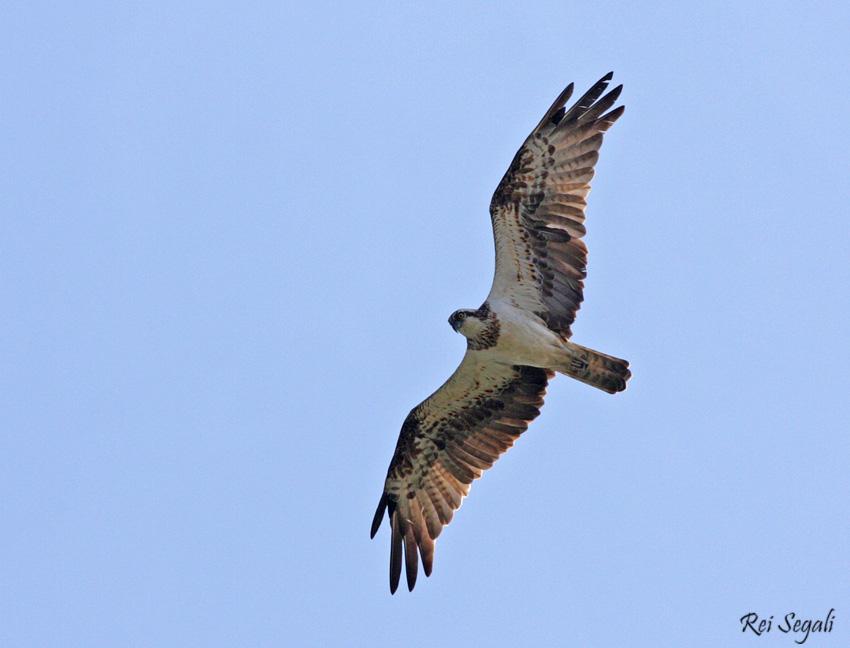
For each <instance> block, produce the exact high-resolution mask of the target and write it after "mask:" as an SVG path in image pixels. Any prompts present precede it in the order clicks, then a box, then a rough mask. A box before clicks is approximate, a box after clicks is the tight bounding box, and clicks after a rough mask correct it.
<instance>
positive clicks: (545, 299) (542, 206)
mask: <svg viewBox="0 0 850 648" xmlns="http://www.w3.org/2000/svg"><path fill="white" fill-rule="evenodd" d="M611 76H612V74H611V73H609V74H607V75H605V76H604V77H603V78H602V79H600V80H599V82H598V83H596V85H594V86H593V87H592V88H591V89H590V90H588V92H587V94H585V95H584V96H583V97H582V98H581V99H579V100H578V102H577V103H576V104H575V105H574V106H573V107H572V108H570V109H569V110H565V108H564V106H565V104H566V102H567V100H568V99H569V98H570V96H571V95H572V90H573V86H572V84H570V85H569V86H568V87H567V88H566V89H565V90H564V91H563V92H562V93H561V95H560V96H559V97H558V98H557V99H556V100H555V103H554V104H552V107H551V108H550V109H549V111H548V112H547V113H546V115H545V116H544V117H543V119H542V120H541V121H540V123H539V124H538V125H537V128H535V129H534V130H533V131H532V132H531V135H529V136H528V139H526V141H525V143H524V144H523V145H522V147H521V148H520V149H519V151H518V152H517V154H516V156H515V157H514V159H513V162H512V163H511V166H510V168H509V169H508V171H507V173H506V174H505V176H504V178H502V181H501V182H500V183H499V186H498V188H497V189H496V193H495V194H493V200H492V201H491V203H490V217H491V219H492V222H493V234H494V237H495V240H496V275H495V278H494V279H493V287H492V288H491V289H490V295H489V296H488V300H494V299H501V300H503V301H508V302H510V303H512V304H514V305H515V306H518V307H520V308H523V309H525V310H528V311H531V312H533V313H536V314H537V315H539V316H540V317H541V318H542V319H543V320H544V321H545V322H546V324H547V325H548V326H549V328H551V329H552V330H553V331H556V332H557V333H559V334H560V335H562V336H563V337H564V338H568V337H570V335H571V331H570V326H571V325H572V323H573V321H574V320H575V316H576V311H577V310H578V309H579V306H580V305H581V301H582V299H583V290H584V283H583V279H584V278H585V276H586V274H587V272H586V268H585V266H586V264H587V248H586V247H585V245H584V242H583V241H582V240H581V238H582V236H584V234H585V228H584V208H585V206H586V205H587V203H586V201H585V199H586V198H587V194H588V192H589V191H590V180H591V178H593V167H594V165H595V164H596V161H597V160H598V159H599V147H600V146H601V145H602V136H603V133H604V132H605V131H606V130H608V128H609V127H610V126H611V124H613V123H614V122H615V121H617V119H618V118H619V117H620V115H622V114H623V106H620V107H619V108H616V109H614V110H611V111H610V112H606V111H608V110H609V109H610V108H611V106H613V105H614V103H615V102H616V101H617V98H618V97H619V96H620V91H621V90H622V88H623V86H617V87H616V88H614V89H613V90H612V91H611V92H609V93H608V94H607V95H605V96H604V97H602V98H601V99H599V97H600V95H602V93H603V92H604V91H605V88H606V87H607V86H608V81H609V80H610V79H611ZM597 99H598V101H597Z"/></svg>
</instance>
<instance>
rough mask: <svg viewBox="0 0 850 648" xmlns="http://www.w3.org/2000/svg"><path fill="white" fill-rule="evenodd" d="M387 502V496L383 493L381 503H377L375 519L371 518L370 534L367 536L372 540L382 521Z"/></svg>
mask: <svg viewBox="0 0 850 648" xmlns="http://www.w3.org/2000/svg"><path fill="white" fill-rule="evenodd" d="M388 502H389V500H388V499H387V494H386V493H384V494H383V495H381V501H380V502H378V510H377V511H375V517H374V518H372V534H371V535H370V536H369V537H370V538H374V537H375V534H376V533H377V532H378V529H379V528H381V522H383V521H384V511H386V509H387V503H388Z"/></svg>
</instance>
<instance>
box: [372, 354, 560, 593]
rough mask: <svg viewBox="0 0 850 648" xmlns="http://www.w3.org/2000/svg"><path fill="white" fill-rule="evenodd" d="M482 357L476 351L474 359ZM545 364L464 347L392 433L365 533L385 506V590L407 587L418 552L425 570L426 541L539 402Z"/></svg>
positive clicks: (428, 558) (428, 560)
mask: <svg viewBox="0 0 850 648" xmlns="http://www.w3.org/2000/svg"><path fill="white" fill-rule="evenodd" d="M482 356H484V357H483V358H482ZM553 375H554V373H553V372H552V371H549V370H548V369H538V368H536V367H521V366H511V365H506V364H499V363H488V362H487V360H486V354H484V353H482V352H469V351H467V353H466V355H465V356H464V358H463V361H462V362H461V363H460V366H459V367H458V368H457V370H456V371H455V372H454V374H453V375H452V377H451V378H449V379H448V380H447V381H446V383H445V384H444V385H443V386H442V387H440V389H438V390H437V391H436V392H435V393H434V394H432V395H431V396H430V397H429V398H428V399H427V400H425V401H424V402H423V403H421V404H420V405H419V406H417V407H416V408H414V409H413V410H412V411H411V412H410V414H409V415H408V417H407V419H406V420H405V421H404V425H403V426H402V428H401V434H400V435H399V438H398V444H397V445H396V449H395V454H394V455H393V458H392V462H391V463H390V468H389V470H388V471H387V480H386V482H385V484H384V493H383V495H382V496H381V501H380V503H379V504H378V510H377V511H376V512H375V518H374V520H373V522H372V537H373V538H374V537H375V533H376V532H377V531H378V528H379V527H380V526H381V522H382V521H383V519H384V512H385V511H388V512H389V518H390V525H391V527H392V544H391V550H390V590H391V591H392V592H393V593H394V592H395V591H396V588H397V587H398V581H399V577H400V575H401V557H402V553H404V559H405V564H406V570H407V586H408V588H409V589H411V590H412V589H413V586H414V584H415V583H416V574H417V571H418V556H417V550H418V554H419V556H421V557H422V566H423V568H424V570H425V575H426V576H430V575H431V568H432V566H433V561H434V541H435V540H436V539H437V536H439V535H440V532H441V531H442V530H443V527H444V526H445V525H447V524H448V523H449V522H451V519H452V515H453V514H454V511H455V510H457V509H458V507H460V505H461V502H462V500H463V498H464V497H465V496H466V495H467V493H469V485H470V484H471V483H472V481H473V480H474V479H477V478H478V477H480V476H481V474H482V473H483V472H484V471H485V470H486V469H487V468H489V467H490V466H492V465H493V462H494V461H496V460H497V459H498V458H499V455H500V454H502V453H503V452H504V451H505V450H507V449H508V448H510V447H511V446H512V445H513V443H514V441H515V440H516V438H517V437H518V436H519V435H520V434H522V433H523V432H524V431H525V430H526V428H527V427H528V423H529V421H531V420H532V419H534V418H535V417H536V416H537V415H538V414H539V413H540V408H541V407H542V406H543V396H544V394H545V393H546V384H547V382H548V380H549V378H551V377H552V376H553Z"/></svg>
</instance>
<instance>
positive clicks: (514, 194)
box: [372, 73, 631, 593]
mask: <svg viewBox="0 0 850 648" xmlns="http://www.w3.org/2000/svg"><path fill="white" fill-rule="evenodd" d="M611 77H612V73H608V74H607V75H605V76H604V77H603V78H602V79H600V80H599V81H598V82H597V83H596V84H595V85H594V86H593V87H592V88H591V89H590V90H588V91H587V93H586V94H585V95H584V96H583V97H582V98H581V99H579V100H578V101H577V102H576V103H575V104H574V105H573V106H572V107H571V108H569V109H566V108H565V106H566V102H567V100H568V99H569V98H570V96H571V95H572V91H573V85H572V84H570V85H569V86H567V88H566V89H565V90H564V91H563V92H562V93H561V94H560V95H559V96H558V98H557V99H556V100H555V103H553V104H552V107H551V108H549V110H548V111H547V112H546V114H545V115H544V116H543V119H542V120H540V123H539V124H538V125H537V126H536V127H535V129H534V130H533V131H532V132H531V135H529V136H528V138H527V139H526V140H525V142H524V143H523V145H522V147H520V149H519V151H518V152H517V154H516V156H515V157H514V159H513V162H511V166H510V168H508V171H507V173H505V176H504V177H503V178H502V181H501V182H500V183H499V186H498V187H497V189H496V192H495V193H494V194H493V199H492V201H491V202H490V219H491V221H492V225H493V236H494V238H495V241H496V274H495V277H494V279H493V286H492V288H491V289H490V294H489V295H487V299H486V300H485V301H484V303H483V304H482V305H481V307H480V308H477V309H461V310H457V311H455V312H454V313H452V315H451V317H449V324H451V327H452V328H453V329H454V330H455V331H457V332H459V333H461V334H463V336H464V337H466V342H467V346H466V354H465V355H464V357H463V360H462V361H461V363H460V366H459V367H458V368H457V370H456V371H455V372H454V374H452V376H451V377H450V378H449V379H448V380H447V381H446V383H445V384H444V385H443V386H442V387H440V388H439V389H438V390H437V391H436V392H434V393H433V394H432V395H431V396H429V397H428V398H427V399H426V400H425V401H423V402H422V403H421V404H419V405H417V406H416V407H415V408H414V409H413V410H412V411H411V412H410V414H409V415H408V417H407V418H406V419H405V421H404V424H403V425H402V428H401V434H400V435H399V438H398V444H397V445H396V449H395V453H394V454H393V458H392V461H391V462H390V467H389V470H388V471H387V479H386V482H385V483H384V492H383V494H382V495H381V501H380V503H379V504H378V510H377V511H376V512H375V518H374V520H373V522H372V537H375V533H376V532H377V531H378V528H379V527H380V526H381V522H382V521H383V518H384V513H387V514H388V516H389V520H390V527H391V535H392V539H391V548H390V590H391V591H392V592H393V593H395V591H396V588H397V587H398V582H399V578H400V576H401V564H402V556H404V562H405V568H406V574H407V586H408V589H410V590H412V589H413V586H414V585H415V583H416V574H417V571H418V565H419V558H420V557H421V559H422V566H423V568H424V570H425V575H426V576H430V575H431V569H432V566H433V562H434V543H435V541H436V539H437V537H438V536H439V535H440V532H441V531H442V530H443V527H444V526H445V525H447V524H448V523H449V522H451V519H452V515H453V514H454V511H455V510H457V509H458V508H459V507H460V505H461V502H462V500H463V498H464V497H465V496H466V495H467V494H468V493H469V487H470V484H471V483H472V481H473V480H474V479H477V478H478V477H480V476H481V474H482V473H483V472H484V471H485V470H486V469H487V468H489V467H490V466H492V465H493V462H494V461H496V460H497V459H498V458H499V455H501V454H502V453H503V452H505V451H506V450H507V449H508V448H510V447H511V446H512V445H513V443H514V441H515V440H516V439H517V437H519V435H520V434H522V433H523V432H524V431H525V430H526V428H527V427H528V424H529V422H530V421H532V420H533V419H534V418H535V417H536V416H537V415H538V414H539V413H540V408H541V407H542V406H543V396H544V395H545V393H546V384H547V382H548V381H549V380H550V379H551V378H552V377H553V376H554V375H555V373H556V372H558V373H562V374H565V375H567V376H570V377H572V378H575V379H576V380H580V381H581V382H583V383H587V384H588V385H592V386H593V387H597V388H598V389H602V390H604V391H606V392H608V393H610V394H615V393H617V392H620V391H623V390H624V389H625V388H626V381H627V380H628V379H629V378H630V377H631V372H630V371H629V363H628V362H626V361H625V360H620V359H618V358H614V357H612V356H609V355H605V354H603V353H599V352H598V351H593V350H591V349H587V348H585V347H582V346H579V345H578V344H574V343H573V342H570V336H571V335H572V332H571V331H570V326H571V325H572V323H573V320H575V316H576V311H577V310H578V309H579V305H580V304H581V301H582V298H583V296H582V293H583V289H584V283H583V280H584V278H585V276H586V271H585V265H586V262H587V248H586V247H585V244H584V242H583V241H582V240H581V239H582V237H583V236H584V234H585V227H584V208H585V206H586V204H587V203H586V201H585V199H586V198H587V194H588V192H589V191H590V180H591V178H593V173H594V171H593V167H594V165H595V164H596V161H597V159H599V147H600V146H601V145H602V137H603V134H604V133H605V131H607V130H608V128H609V127H610V126H611V124H613V123H614V122H615V121H617V119H618V118H619V117H620V115H622V114H623V106H619V107H618V108H614V109H613V110H612V109H611V108H612V106H613V105H614V104H615V103H616V101H617V98H618V97H619V96H620V91H621V90H622V88H623V86H617V87H616V88H614V89H613V90H611V91H610V92H608V94H606V95H605V96H602V94H603V93H604V92H605V90H606V88H607V86H608V82H609V81H610V80H611ZM600 97H601V98H600Z"/></svg>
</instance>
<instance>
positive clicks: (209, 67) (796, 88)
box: [0, 1, 850, 648]
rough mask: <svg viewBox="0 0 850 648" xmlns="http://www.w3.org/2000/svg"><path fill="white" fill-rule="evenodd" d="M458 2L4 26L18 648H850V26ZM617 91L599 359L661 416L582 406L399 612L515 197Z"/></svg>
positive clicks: (443, 543) (9, 456)
mask: <svg viewBox="0 0 850 648" xmlns="http://www.w3.org/2000/svg"><path fill="white" fill-rule="evenodd" d="M458 4H459V3H451V2H446V3H432V4H430V5H427V6H426V5H425V4H421V5H419V6H418V8H413V7H410V6H400V5H399V4H397V3H343V4H335V3H320V2H319V3H303V4H302V5H300V6H299V7H298V8H288V7H295V6H296V3H279V2H265V3H235V2H234V3H209V4H206V5H195V4H191V5H190V4H187V3H158V2H133V3H112V2H99V3H72V4H67V3H50V2H44V3H40V2H33V3H7V4H6V5H5V6H4V8H3V9H1V10H0V56H2V66H0V124H1V125H2V142H3V144H2V147H0V209H2V220H0V363H2V366H1V367H0V381H2V385H0V428H2V432H0V493H2V496H0V552H1V553H0V555H2V560H0V588H1V589H2V591H1V592H0V593H1V594H2V605H0V644H2V645H3V646H4V647H7V646H8V647H13V648H17V647H28V648H30V647H38V646H56V647H62V648H67V647H69V646H139V647H150V646H169V647H170V646H177V647H182V646H187V647H188V646H197V647H199V648H200V647H202V648H210V647H217V646H251V647H262V646H321V645H326V646H330V645H336V646H397V645H404V646H406V647H408V648H416V647H420V646H470V645H481V646H496V647H501V646H533V645H537V646H566V645H575V646H594V647H602V648H604V647H608V646H616V647H618V648H619V647H622V646H661V647H668V646H669V647H671V648H672V647H675V648H680V647H682V646H689V647H697V648H700V647H712V648H716V647H718V646H758V648H769V647H771V646H782V647H784V646H792V645H794V644H793V639H794V637H792V636H789V635H785V634H782V633H781V632H779V631H778V630H777V629H776V625H777V623H778V622H779V620H780V619H781V618H782V617H783V616H784V615H785V614H787V613H789V612H795V613H796V614H797V615H798V617H799V618H811V619H817V618H823V617H825V616H826V614H827V612H828V611H829V610H830V608H836V617H837V618H836V621H835V622H834V629H833V632H832V634H831V635H826V636H813V637H810V638H809V640H808V641H807V643H806V645H811V646H839V645H850V588H848V584H850V583H849V582H848V576H850V571H848V562H850V561H849V560H848V557H850V550H848V546H850V541H849V540H848V539H850V505H848V493H850V477H848V466H849V465H850V442H848V423H850V399H848V395H847V387H848V366H850V336H848V320H850V289H848V275H850V243H848V240H849V239H850V213H848V212H849V211H850V210H848V204H850V171H848V169H850V159H848V158H849V157H850V156H848V148H850V118H848V104H850V82H848V76H847V69H848V65H850V38H848V33H850V9H847V8H846V7H845V6H843V5H842V3H839V2H828V3H821V2H811V3H808V4H807V5H806V8H805V10H803V9H800V8H798V7H799V6H802V5H800V3H779V2H774V3H700V4H698V5H696V6H690V5H693V3H673V2H671V3H666V4H645V3H621V2H605V1H602V2H582V3H566V2H550V3H545V2H544V3H541V2H518V3H498V4H492V5H491V4H488V3H462V4H463V7H462V8H459V7H458ZM686 4H688V5H689V6H688V7H687V8H685V5H686ZM609 70H614V72H615V77H614V81H615V83H623V84H625V91H624V93H623V98H622V100H623V103H625V105H626V112H625V115H624V116H623V118H622V119H621V120H620V121H619V122H618V123H617V124H616V125H615V126H614V127H613V128H612V130H611V131H610V133H609V135H608V136H607V137H606V141H605V145H604V147H603V151H602V158H601V161H600V163H599V165H598V167H597V175H596V178H595V180H594V183H593V184H594V189H593V191H592V192H591V194H590V205H589V208H588V219H587V226H588V235H587V238H586V241H587V244H588V247H589V249H590V263H589V276H588V279H587V290H586V293H585V296H586V301H585V303H584V306H583V307H582V309H581V311H580V313H579V317H578V320H577V322H576V325H575V327H574V331H575V337H574V340H575V341H577V342H579V343H581V344H584V345H587V346H591V347H593V348H598V349H600V350H602V351H604V352H607V353H610V354H613V355H617V356H620V357H624V358H627V359H629V360H630V361H631V362H632V368H633V371H634V378H633V380H632V381H631V383H630V387H629V389H628V391H626V392H625V393H624V394H620V395H618V396H616V397H611V396H608V395H607V394H603V393H602V392H597V391H595V390H593V389H591V388H589V387H586V386H584V385H581V384H579V383H577V382H575V381H570V380H569V379H567V378H564V377H558V378H556V379H555V380H554V382H553V383H552V385H551V388H550V390H549V395H548V398H547V404H546V407H544V409H543V413H542V415H541V416H540V418H539V419H537V421H535V422H534V424H533V425H532V426H531V428H530V430H529V431H528V433H527V434H526V435H524V436H523V437H522V438H521V439H520V440H519V442H518V443H517V445H516V446H515V447H514V448H513V449H512V450H511V451H510V452H508V453H507V455H505V456H504V457H503V458H502V460H500V461H499V462H498V463H497V464H496V466H495V467H494V468H493V469H492V470H491V471H489V472H488V473H486V474H485V476H484V478H483V479H482V480H480V481H478V482H476V483H475V484H474V486H473V488H472V492H471V496H470V497H469V498H468V499H467V500H466V501H465V503H464V505H463V507H462V509H461V510H460V511H459V513H458V514H457V515H456V516H455V519H454V521H453V522H452V524H451V526H449V527H448V528H447V529H446V530H445V531H444V533H443V535H442V536H441V537H440V539H439V542H438V543H437V550H436V560H435V566H434V573H433V575H432V576H431V578H430V579H424V578H421V579H420V581H419V583H418V584H417V587H416V590H415V591H414V592H413V593H412V594H411V593H408V592H407V591H406V589H404V588H402V589H401V590H400V591H399V593H398V594H396V595H395V596H394V597H391V596H390V594H389V591H388V584H387V580H388V577H387V568H388V555H389V534H388V532H387V528H386V526H384V528H382V530H381V532H380V533H379V535H378V536H377V538H376V539H375V540H370V539H369V524H370V522H371V517H372V514H373V512H374V508H375V506H376V505H377V503H378V498H379V496H380V493H381V488H382V483H383V479H384V475H385V471H386V468H387V465H388V463H389V460H390V457H391V454H392V451H393V448H394V444H395V442H396V438H397V435H398V431H399V428H400V425H401V422H402V420H403V419H404V417H405V416H406V414H407V412H408V411H409V410H410V408H411V407H413V406H414V405H415V404H416V403H418V402H419V401H420V400H422V399H423V398H424V397H426V396H427V395H428V394H430V393H431V392H432V391H433V390H434V389H436V388H437V387H438V386H439V385H440V384H441V383H442V382H443V380H445V378H446V377H448V375H449V374H450V373H451V371H452V370H453V369H454V367H455V366H456V365H457V363H458V362H459V360H460V358H461V356H462V354H463V350H464V340H463V339H462V338H461V337H460V336H458V335H456V334H454V333H453V332H452V331H451V329H450V328H449V326H448V324H447V323H446V319H447V317H448V315H449V314H450V313H451V312H452V311H453V310H455V309H456V308H461V307H473V308H474V307H477V306H478V305H479V304H480V303H481V301H482V300H483V299H484V297H485V295H486V293H487V290H488V289H489V285H490V281H491V278H492V272H493V249H492V234H491V231H490V225H489V219H488V215H487V205H488V203H489V199H490V195H491V194H492V192H493V190H494V188H495V187H496V184H497V183H498V180H499V178H500V177H501V175H502V174H503V173H504V171H505V169H506V168H507V166H508V163H509V162H510V160H511V158H512V156H513V154H514V153H515V151H516V149H517V148H518V147H519V145H520V143H521V142H522V140H523V138H524V137H525V136H526V134H527V133H528V132H529V130H530V129H531V128H532V127H533V126H534V125H535V124H536V123H537V121H538V120H539V119H540V117H541V115H542V114H543V112H544V111H545V109H546V108H547V107H548V106H549V104H550V102H551V101H552V100H553V99H554V98H555V96H557V94H558V93H559V92H560V91H561V89H562V88H563V87H564V86H565V85H566V84H567V83H569V82H571V81H575V82H576V85H577V89H578V90H584V89H585V88H586V87H588V86H589V85H590V84H591V83H592V82H594V81H596V80H597V79H598V78H599V77H600V76H602V75H603V74H605V73H606V72H608V71H609ZM748 612H756V613H758V614H759V615H760V616H764V617H768V616H770V615H773V616H774V617H775V621H774V629H773V631H772V632H770V633H769V634H767V635H764V636H762V637H756V636H755V635H753V634H751V633H748V634H743V633H742V632H741V627H742V626H741V624H740V623H739V621H738V620H739V618H740V617H741V616H743V615H744V614H746V613H748ZM798 638H799V637H798Z"/></svg>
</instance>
